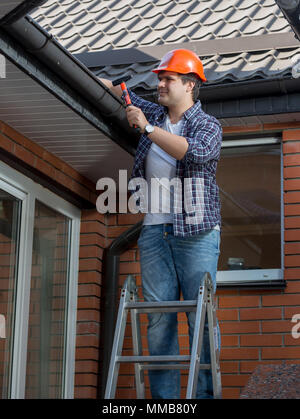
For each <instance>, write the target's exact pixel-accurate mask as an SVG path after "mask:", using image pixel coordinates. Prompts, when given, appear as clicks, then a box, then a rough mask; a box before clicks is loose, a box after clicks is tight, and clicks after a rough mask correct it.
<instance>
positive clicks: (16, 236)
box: [0, 162, 80, 399]
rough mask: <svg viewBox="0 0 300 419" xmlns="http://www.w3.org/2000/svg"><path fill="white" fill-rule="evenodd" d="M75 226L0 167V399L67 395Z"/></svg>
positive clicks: (30, 185)
mask: <svg viewBox="0 0 300 419" xmlns="http://www.w3.org/2000/svg"><path fill="white" fill-rule="evenodd" d="M79 226H80V211H79V210H78V209H77V208H75V207H74V206H73V205H71V204H69V203H68V202H66V201H64V200H63V199H61V198H60V197H58V196H56V195H55V194H53V193H52V192H50V191H48V190H47V189H45V188H43V187H41V186H40V185H38V184H37V183H35V182H33V181H32V180H30V179H28V178H27V177H25V176H23V175H21V174H20V173H18V172H16V171H15V170H13V169H11V168H10V167H9V166H7V165H5V164H3V163H1V162H0V249H1V251H0V257H1V274H0V351H1V352H0V398H35V399H38V398H43V399H45V398H72V397H73V389H74V382H73V381H74V362H75V338H76V301H77V275H78V250H79ZM1 326H2V328H1Z"/></svg>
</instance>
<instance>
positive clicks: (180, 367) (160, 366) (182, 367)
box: [140, 364, 210, 370]
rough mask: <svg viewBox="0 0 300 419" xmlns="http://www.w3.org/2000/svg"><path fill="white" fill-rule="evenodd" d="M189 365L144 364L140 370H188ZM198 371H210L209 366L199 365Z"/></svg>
mask: <svg viewBox="0 0 300 419" xmlns="http://www.w3.org/2000/svg"><path fill="white" fill-rule="evenodd" d="M189 368H190V364H145V365H140V369H141V370H188V369H189ZM199 369H200V370H210V364H200V365H199Z"/></svg>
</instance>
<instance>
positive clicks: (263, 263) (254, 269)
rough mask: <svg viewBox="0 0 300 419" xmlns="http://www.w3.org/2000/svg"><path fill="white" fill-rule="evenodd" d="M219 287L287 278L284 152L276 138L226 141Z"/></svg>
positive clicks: (219, 177) (219, 175)
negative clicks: (283, 224)
mask: <svg viewBox="0 0 300 419" xmlns="http://www.w3.org/2000/svg"><path fill="white" fill-rule="evenodd" d="M217 181H218V185H219V188H220V198H221V205H222V210H221V211H222V235H221V254H220V260H219V272H218V277H217V280H218V283H223V284H237V283H241V284H243V283H244V284H245V283H247V282H262V281H263V282H266V281H273V280H275V281H276V280H278V279H282V270H281V267H282V259H281V258H282V250H281V247H282V244H281V217H282V215H281V214H282V211H281V205H282V204H281V148H280V143H278V140H276V139H265V140H264V139H262V140H256V141H255V140H252V141H228V142H226V141H224V146H223V148H222V153H221V159H220V162H219V165H218V172H217Z"/></svg>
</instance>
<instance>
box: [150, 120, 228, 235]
mask: <svg viewBox="0 0 300 419" xmlns="http://www.w3.org/2000/svg"><path fill="white" fill-rule="evenodd" d="M182 122H183V121H182V119H181V120H180V121H178V122H177V123H176V124H172V123H171V121H170V118H169V116H168V115H167V117H166V120H165V123H164V125H163V127H162V128H163V129H164V130H165V131H168V132H170V133H171V134H175V135H180V133H181V126H182ZM175 177H176V159H175V158H174V157H172V156H170V154H168V153H167V152H166V151H164V150H163V149H162V148H160V147H159V146H158V145H157V144H155V143H152V144H151V147H150V150H149V152H148V154H147V157H146V181H147V184H148V212H147V213H146V215H145V217H144V221H143V224H144V225H153V224H166V223H173V202H174V190H173V187H172V186H170V181H171V179H174V178H175ZM214 228H215V229H216V230H220V227H219V226H218V225H216V226H215V227H214Z"/></svg>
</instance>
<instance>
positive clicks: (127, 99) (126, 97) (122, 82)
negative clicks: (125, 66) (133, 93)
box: [112, 75, 140, 132]
mask: <svg viewBox="0 0 300 419" xmlns="http://www.w3.org/2000/svg"><path fill="white" fill-rule="evenodd" d="M130 79H131V76H130V75H128V76H124V77H120V78H119V79H116V80H114V81H113V82H112V85H113V86H118V85H120V87H121V89H122V98H123V100H124V102H125V105H126V106H130V105H131V104H132V103H131V99H130V96H129V93H128V90H127V87H126V84H125V82H126V81H128V80H130ZM133 128H134V129H135V130H136V131H137V132H139V131H140V129H139V127H137V126H136V125H134V126H133Z"/></svg>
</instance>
